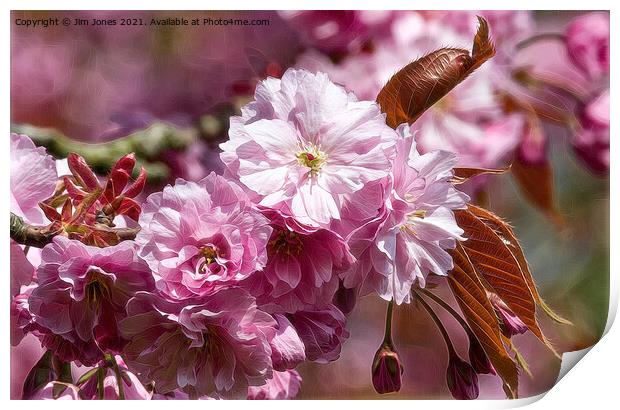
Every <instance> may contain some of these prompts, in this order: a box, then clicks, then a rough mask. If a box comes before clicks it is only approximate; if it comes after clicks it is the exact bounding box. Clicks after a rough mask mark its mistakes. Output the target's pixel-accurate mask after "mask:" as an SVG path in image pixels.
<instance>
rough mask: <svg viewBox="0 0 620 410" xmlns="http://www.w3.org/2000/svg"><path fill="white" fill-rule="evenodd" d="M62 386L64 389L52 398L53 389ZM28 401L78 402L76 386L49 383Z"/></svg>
mask: <svg viewBox="0 0 620 410" xmlns="http://www.w3.org/2000/svg"><path fill="white" fill-rule="evenodd" d="M59 385H62V386H64V387H65V389H64V390H63V391H62V392H61V393H60V394H59V395H58V396H57V397H54V388H55V387H56V386H59ZM30 400H80V396H79V389H78V388H77V387H76V386H73V385H71V384H66V383H60V382H49V383H48V384H46V385H45V386H43V387H42V388H41V389H40V390H39V391H37V392H36V393H35V394H34V395H33V396H32V397H31V398H30Z"/></svg>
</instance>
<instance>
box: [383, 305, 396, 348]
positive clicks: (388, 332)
mask: <svg viewBox="0 0 620 410" xmlns="http://www.w3.org/2000/svg"><path fill="white" fill-rule="evenodd" d="M393 311H394V300H390V301H389V302H388V307H387V313H386V314H385V336H384V337H383V344H384V345H389V346H393V344H392V313H393Z"/></svg>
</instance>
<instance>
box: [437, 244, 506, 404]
mask: <svg viewBox="0 0 620 410" xmlns="http://www.w3.org/2000/svg"><path fill="white" fill-rule="evenodd" d="M451 254H452V259H453V261H454V269H452V270H451V271H450V273H449V274H448V284H449V285H450V289H451V290H452V293H453V294H454V297H455V298H456V301H457V303H458V304H459V307H460V308H461V311H462V312H463V315H464V316H465V319H466V320H467V323H469V326H470V328H471V330H472V332H473V333H474V335H475V336H476V338H477V339H478V341H479V342H480V344H481V345H482V348H483V349H484V351H485V353H486V354H487V356H488V357H489V360H490V361H491V363H492V364H493V367H494V368H495V370H496V372H497V374H498V375H499V376H500V377H501V378H502V380H503V382H504V384H505V385H506V387H507V388H505V391H506V392H507V394H508V395H509V396H510V397H516V395H517V386H518V375H517V367H516V364H515V362H514V361H513V360H512V359H511V358H510V356H509V355H508V352H507V351H506V348H505V346H504V343H503V342H502V333H501V330H500V328H499V323H498V321H497V316H496V315H495V312H494V310H493V306H491V303H490V302H489V300H488V299H487V296H486V291H485V289H484V286H483V285H482V283H481V282H480V279H479V278H478V274H477V273H476V270H475V268H474V266H473V264H472V262H471V261H470V260H469V258H468V256H467V254H466V252H465V250H464V248H463V247H462V245H461V244H460V243H459V244H458V245H457V247H456V248H455V249H454V250H453V251H451Z"/></svg>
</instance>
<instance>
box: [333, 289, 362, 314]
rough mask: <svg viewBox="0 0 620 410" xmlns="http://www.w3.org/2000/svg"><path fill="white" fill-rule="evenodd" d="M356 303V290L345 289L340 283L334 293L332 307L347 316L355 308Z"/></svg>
mask: <svg viewBox="0 0 620 410" xmlns="http://www.w3.org/2000/svg"><path fill="white" fill-rule="evenodd" d="M356 301H357V289H356V288H351V289H349V288H345V287H344V285H343V284H342V281H341V282H340V286H339V287H338V290H337V291H336V294H335V295H334V301H333V303H334V305H336V307H337V308H338V309H340V311H341V312H342V313H344V314H345V315H348V314H349V313H351V311H352V310H353V308H354V307H355V303H356Z"/></svg>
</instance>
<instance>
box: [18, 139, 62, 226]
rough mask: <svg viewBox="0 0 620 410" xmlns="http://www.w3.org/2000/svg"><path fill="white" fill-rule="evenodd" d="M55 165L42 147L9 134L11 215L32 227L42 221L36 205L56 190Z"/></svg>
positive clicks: (42, 216)
mask: <svg viewBox="0 0 620 410" xmlns="http://www.w3.org/2000/svg"><path fill="white" fill-rule="evenodd" d="M57 179H58V175H57V174H56V165H55V162H54V158H52V157H51V156H50V155H47V154H46V153H45V148H42V147H38V148H37V147H36V146H35V145H34V143H33V142H32V140H31V139H30V138H29V137H28V136H26V135H18V134H14V133H11V212H13V213H14V214H16V215H17V216H21V217H23V218H25V219H26V221H28V222H30V223H33V224H42V223H43V221H44V220H45V217H44V214H43V211H41V209H40V208H39V202H41V201H43V200H45V199H47V198H49V197H50V196H52V194H53V193H54V189H55V188H56V181H57Z"/></svg>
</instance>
